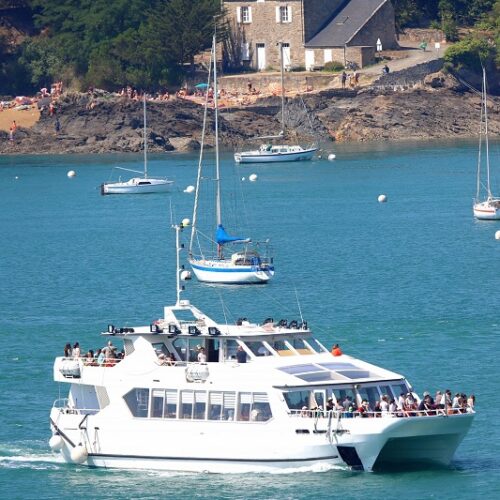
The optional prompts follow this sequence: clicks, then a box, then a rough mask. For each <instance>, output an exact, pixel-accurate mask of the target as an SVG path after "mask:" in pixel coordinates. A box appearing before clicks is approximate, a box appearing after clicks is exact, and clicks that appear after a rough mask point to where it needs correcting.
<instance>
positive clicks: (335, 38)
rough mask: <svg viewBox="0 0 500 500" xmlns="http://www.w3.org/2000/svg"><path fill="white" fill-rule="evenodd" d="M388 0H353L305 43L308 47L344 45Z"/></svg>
mask: <svg viewBox="0 0 500 500" xmlns="http://www.w3.org/2000/svg"><path fill="white" fill-rule="evenodd" d="M387 1H388V0H351V1H349V2H348V3H347V5H345V4H344V6H343V7H340V9H339V10H338V11H337V12H335V13H334V15H333V17H332V18H331V19H330V20H329V21H328V22H327V23H326V24H325V26H324V27H323V28H321V29H320V30H319V31H318V33H316V35H314V36H313V37H312V38H311V39H310V40H309V41H308V42H306V43H305V47H306V48H313V47H343V46H344V45H345V44H346V43H349V41H350V40H351V39H352V38H353V36H354V35H355V34H356V33H357V32H358V31H359V30H360V29H361V28H362V27H363V26H364V25H365V24H366V23H367V22H368V20H369V19H370V18H371V17H372V16H373V14H374V13H375V12H376V11H377V10H378V9H379V8H380V7H381V6H382V5H384V4H385V3H386V2H387Z"/></svg>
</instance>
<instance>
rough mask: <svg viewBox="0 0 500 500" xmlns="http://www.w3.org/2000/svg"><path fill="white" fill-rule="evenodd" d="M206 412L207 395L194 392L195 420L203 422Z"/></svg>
mask: <svg viewBox="0 0 500 500" xmlns="http://www.w3.org/2000/svg"><path fill="white" fill-rule="evenodd" d="M206 410H207V393H206V392H205V391H195V392H194V415H193V418H194V419H196V420H205V415H206Z"/></svg>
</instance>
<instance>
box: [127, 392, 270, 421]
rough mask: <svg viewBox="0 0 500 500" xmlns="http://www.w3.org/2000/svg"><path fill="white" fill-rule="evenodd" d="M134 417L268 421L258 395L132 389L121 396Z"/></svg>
mask: <svg viewBox="0 0 500 500" xmlns="http://www.w3.org/2000/svg"><path fill="white" fill-rule="evenodd" d="M124 399H125V402H126V403H127V406H128V408H129V410H130V412H131V413H132V415H133V416H134V417H139V418H169V419H192V420H226V421H232V420H233V421H234V420H237V421H240V422H248V421H251V422H265V421H267V420H269V419H270V418H272V412H271V407H270V405H269V401H268V396H267V394H266V393H261V392H238V393H237V392H230V391H229V392H228V391H194V390H177V389H148V388H134V389H132V390H131V391H129V392H128V393H127V394H125V396H124Z"/></svg>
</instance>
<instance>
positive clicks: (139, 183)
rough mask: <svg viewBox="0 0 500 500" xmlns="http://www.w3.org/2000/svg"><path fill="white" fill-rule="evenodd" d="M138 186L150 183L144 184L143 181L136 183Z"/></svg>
mask: <svg viewBox="0 0 500 500" xmlns="http://www.w3.org/2000/svg"><path fill="white" fill-rule="evenodd" d="M137 184H138V185H139V186H142V185H144V184H151V182H145V181H141V182H138V183H137Z"/></svg>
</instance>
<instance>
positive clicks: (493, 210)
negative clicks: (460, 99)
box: [473, 68, 500, 220]
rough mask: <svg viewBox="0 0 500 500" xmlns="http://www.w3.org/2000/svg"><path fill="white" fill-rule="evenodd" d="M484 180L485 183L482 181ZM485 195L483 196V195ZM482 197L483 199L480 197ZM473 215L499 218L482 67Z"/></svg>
mask: <svg viewBox="0 0 500 500" xmlns="http://www.w3.org/2000/svg"><path fill="white" fill-rule="evenodd" d="M483 136H484V146H485V165H486V172H485V179H483V173H482V172H481V167H482V163H483V161H482V149H483V144H482V143H483ZM483 180H485V181H486V183H484V182H483ZM484 196H485V197H484ZM482 197H483V198H484V199H482ZM473 211H474V217H476V219H481V220H500V198H499V197H497V196H493V194H492V192H491V187H490V151H489V143H488V106H487V101H486V71H485V69H484V68H483V85H482V92H481V124H480V128H479V153H478V160H477V188H476V198H475V199H474V205H473Z"/></svg>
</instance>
